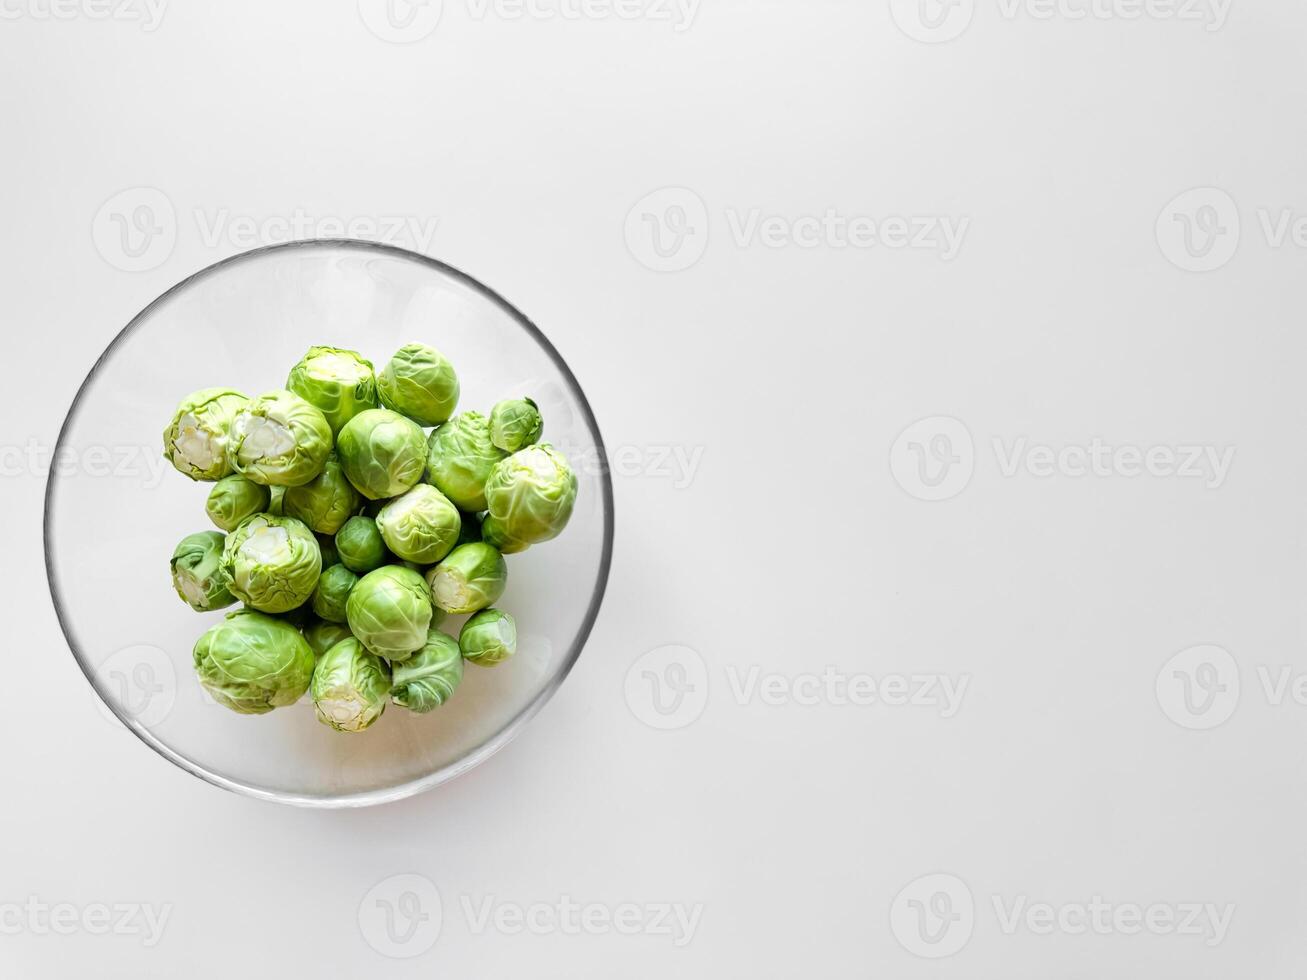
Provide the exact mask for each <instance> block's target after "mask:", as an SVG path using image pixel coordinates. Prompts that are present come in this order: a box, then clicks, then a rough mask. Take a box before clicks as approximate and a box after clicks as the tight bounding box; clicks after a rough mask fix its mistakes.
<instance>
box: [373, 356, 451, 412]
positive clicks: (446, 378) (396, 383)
mask: <svg viewBox="0 0 1307 980" xmlns="http://www.w3.org/2000/svg"><path fill="white" fill-rule="evenodd" d="M377 391H378V393H379V394H380V395H381V404H382V405H384V406H386V408H388V409H390V410H391V411H392V412H399V414H401V415H407V416H408V417H409V418H411V419H412V420H413V421H414V422H416V423H417V424H418V425H424V426H430V425H439V424H440V423H441V422H444V421H445V420H446V419H447V418H449V417H450V416H451V415H453V414H454V409H455V407H457V405H458V375H456V374H455V373H454V365H452V364H450V363H449V361H448V360H446V358H445V355H444V354H442V353H440V351H438V350H436V349H435V348H434V347H427V346H426V345H425V344H406V345H405V346H403V347H401V348H400V349H399V350H398V351H397V352H396V353H395V356H394V357H392V358H391V359H390V363H389V364H387V365H386V366H385V367H384V368H383V369H382V371H381V375H380V376H379V377H378V378H377Z"/></svg>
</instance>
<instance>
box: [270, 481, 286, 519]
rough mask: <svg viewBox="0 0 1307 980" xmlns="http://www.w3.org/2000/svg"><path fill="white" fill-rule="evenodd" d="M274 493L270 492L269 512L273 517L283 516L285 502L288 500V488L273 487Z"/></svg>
mask: <svg viewBox="0 0 1307 980" xmlns="http://www.w3.org/2000/svg"><path fill="white" fill-rule="evenodd" d="M271 490H272V493H271V494H269V500H268V513H269V514H271V515H272V516H273V517H281V516H283V515H284V514H285V509H284V508H283V506H282V505H283V504H284V503H285V502H286V488H285V487H272V488H271Z"/></svg>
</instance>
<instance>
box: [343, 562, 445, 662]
mask: <svg viewBox="0 0 1307 980" xmlns="http://www.w3.org/2000/svg"><path fill="white" fill-rule="evenodd" d="M345 615H346V618H347V620H348V622H349V631H350V632H351V633H353V634H354V635H355V636H356V637H358V639H359V640H360V641H361V642H362V643H363V645H364V646H366V647H367V648H368V649H369V650H371V651H372V652H373V653H375V654H376V655H377V656H379V657H385V658H386V659H387V660H391V661H394V660H407V659H408V658H409V657H411V656H412V655H413V653H414V651H416V650H421V649H422V645H423V644H424V643H426V641H427V630H428V629H429V628H430V626H431V593H430V592H429V591H428V590H427V586H426V583H425V582H424V581H423V580H422V576H421V575H419V574H418V573H417V572H415V571H413V570H412V569H411V568H405V567H404V566H402V565H387V566H385V567H384V568H378V569H377V570H376V571H375V572H368V574H367V575H364V576H363V577H362V578H361V579H359V582H358V584H357V585H355V586H354V588H353V589H352V590H351V591H350V594H349V600H348V601H347V602H346V603H345Z"/></svg>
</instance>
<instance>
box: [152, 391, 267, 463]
mask: <svg viewBox="0 0 1307 980" xmlns="http://www.w3.org/2000/svg"><path fill="white" fill-rule="evenodd" d="M248 402H249V399H248V398H247V397H246V396H244V395H242V394H241V393H240V392H239V391H234V390H232V389H231V388H205V389H203V390H202V391H197V392H194V393H192V394H190V395H187V396H186V397H185V398H183V399H182V400H181V404H179V405H178V406H177V411H176V412H174V413H173V417H172V421H171V422H169V423H168V427H167V428H166V429H164V430H163V455H164V456H165V457H166V458H167V460H168V461H169V462H170V463H172V465H173V466H174V467H175V468H176V469H177V471H178V472H179V473H181V474H183V475H184V476H189V477H190V478H191V479H192V480H205V481H212V480H221V479H222V478H223V477H224V476H226V475H227V474H228V473H230V472H231V470H232V464H231V460H230V458H229V455H228V443H229V440H230V437H231V427H232V422H233V421H234V420H235V418H236V416H237V414H239V412H240V411H241V409H243V408H244V407H245V406H246V404H247V403H248Z"/></svg>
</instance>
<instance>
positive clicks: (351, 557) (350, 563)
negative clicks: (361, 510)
mask: <svg viewBox="0 0 1307 980" xmlns="http://www.w3.org/2000/svg"><path fill="white" fill-rule="evenodd" d="M336 552H337V553H338V554H339V555H340V563H341V564H342V565H344V566H345V567H346V568H348V569H349V570H350V571H351V572H356V573H358V574H359V575H366V574H367V573H368V572H370V571H372V570H373V569H376V568H380V567H381V566H382V565H384V564H386V561H387V560H388V559H389V558H390V555H389V554H387V553H386V542H385V541H384V540H382V537H381V532H380V531H379V530H378V529H377V522H376V521H374V520H373V519H372V518H370V517H351V518H350V519H349V520H347V521H346V522H345V526H344V527H342V528H341V529H340V530H339V531H337V532H336Z"/></svg>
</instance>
